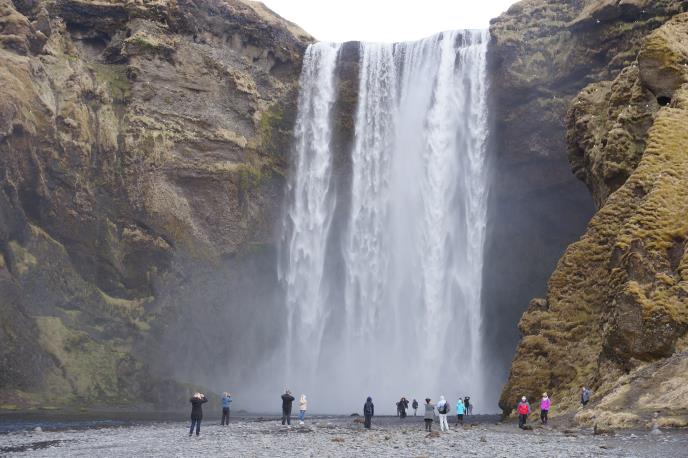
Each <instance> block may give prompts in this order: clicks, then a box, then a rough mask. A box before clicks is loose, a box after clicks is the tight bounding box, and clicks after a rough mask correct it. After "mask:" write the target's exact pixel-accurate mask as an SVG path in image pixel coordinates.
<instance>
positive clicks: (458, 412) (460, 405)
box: [456, 398, 466, 425]
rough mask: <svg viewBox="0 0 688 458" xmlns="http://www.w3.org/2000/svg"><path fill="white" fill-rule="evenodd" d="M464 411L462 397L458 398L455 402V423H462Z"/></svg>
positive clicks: (464, 406) (464, 405)
mask: <svg viewBox="0 0 688 458" xmlns="http://www.w3.org/2000/svg"><path fill="white" fill-rule="evenodd" d="M465 413H466V404H464V403H463V399H461V398H459V400H458V401H457V403H456V423H457V424H459V425H463V415H464V414H465Z"/></svg>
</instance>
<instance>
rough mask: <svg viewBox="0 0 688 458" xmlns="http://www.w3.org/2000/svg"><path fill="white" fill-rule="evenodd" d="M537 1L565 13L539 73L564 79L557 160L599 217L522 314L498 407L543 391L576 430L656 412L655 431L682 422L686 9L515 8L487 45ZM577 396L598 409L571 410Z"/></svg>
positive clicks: (678, 4) (639, 419)
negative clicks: (586, 394)
mask: <svg viewBox="0 0 688 458" xmlns="http://www.w3.org/2000/svg"><path fill="white" fill-rule="evenodd" d="M537 4H539V6H538V8H540V9H539V11H540V12H541V14H543V15H545V16H548V15H551V14H552V13H554V12H557V11H558V12H561V11H563V10H568V15H567V16H566V20H563V21H562V22H561V23H560V27H561V28H560V29H557V30H558V31H557V30H554V31H550V32H548V33H547V40H548V41H549V43H550V51H549V54H545V55H544V61H543V63H542V64H541V66H542V67H543V68H544V70H542V71H541V72H539V73H537V74H541V75H543V76H542V78H546V79H547V80H550V79H551V78H552V72H554V74H555V75H556V74H557V72H558V74H561V75H564V79H563V81H567V85H566V88H567V90H566V97H565V98H564V101H563V102H564V103H563V104H562V106H561V108H560V110H561V111H559V112H558V113H557V117H556V120H557V123H559V125H558V126H559V127H558V130H557V135H560V141H562V142H563V141H566V147H565V148H564V149H561V148H560V147H558V148H557V150H556V151H557V153H558V154H559V155H560V156H561V155H562V154H566V152H568V159H569V162H570V165H571V169H572V172H573V174H575V176H576V177H577V178H579V179H581V180H582V181H583V182H584V183H585V184H586V185H587V187H588V188H589V190H590V191H591V194H592V197H593V201H594V203H595V206H596V208H597V213H596V214H595V215H594V217H593V218H592V220H591V221H590V223H589V225H588V227H587V230H586V231H585V232H584V233H583V235H582V237H581V238H580V240H578V241H577V242H575V243H573V244H571V245H570V246H569V247H568V248H567V249H566V251H565V253H564V255H563V256H562V257H561V259H560V260H559V262H558V264H557V266H556V269H555V270H554V273H553V274H552V276H551V277H550V278H549V282H548V284H547V293H546V294H545V296H544V297H543V298H542V299H534V300H532V301H531V302H530V305H529V307H528V310H527V311H526V313H525V314H523V316H522V318H521V320H520V322H519V330H520V332H521V334H522V338H521V341H520V343H519V345H518V349H517V352H516V356H515V358H514V360H513V363H512V366H511V372H510V375H509V378H508V382H507V384H506V386H505V387H504V389H503V391H502V397H501V400H500V406H501V407H502V409H503V410H504V412H505V413H509V412H511V410H512V409H513V407H514V405H515V403H516V402H517V400H518V398H520V396H521V395H526V396H528V397H529V398H530V399H531V402H535V401H536V400H537V399H538V398H539V395H540V393H541V392H543V391H548V392H549V394H550V395H551V396H552V398H553V399H554V405H555V410H554V412H556V413H559V414H572V415H573V414H575V418H576V420H577V421H578V422H580V423H582V424H587V425H593V424H598V425H599V426H623V427H638V426H644V425H646V424H647V422H649V421H650V417H651V415H652V413H653V412H654V411H661V414H660V417H661V420H660V423H662V424H666V425H685V424H686V423H688V422H687V418H686V414H687V413H688V412H687V411H686V406H687V405H688V402H687V401H688V397H687V396H688V392H687V391H686V390H685V387H686V386H688V384H687V383H686V382H687V380H686V375H685V374H686V372H685V364H686V350H687V349H688V348H687V347H686V345H687V344H686V342H687V341H686V330H687V329H688V328H687V325H688V302H686V297H688V295H687V294H686V292H685V288H686V284H687V283H686V277H685V269H684V268H683V265H684V264H685V262H686V249H685V248H686V244H685V240H686V237H688V226H686V221H687V219H686V216H688V211H687V210H688V196H686V194H685V189H686V183H685V179H686V177H687V176H688V174H686V172H688V169H686V161H685V152H686V151H687V150H688V143H687V142H688V137H687V136H686V135H687V134H688V130H687V129H686V127H685V126H686V125H688V118H687V117H686V113H687V111H686V94H688V91H687V88H686V81H688V79H687V72H688V60H687V57H688V52H687V49H686V43H688V36H687V35H686V32H687V31H688V29H686V24H687V20H688V15H686V14H685V13H682V12H684V11H687V10H688V3H687V2H684V1H664V2H662V1H652V2H649V1H623V0H622V1H594V2H593V1H591V2H522V3H520V4H517V5H516V6H515V7H514V8H515V9H514V8H512V10H511V11H510V13H507V15H506V17H503V18H501V19H500V20H498V21H497V22H496V23H495V24H494V25H493V28H494V34H495V35H496V36H497V37H499V34H500V33H503V32H500V30H503V26H502V24H504V21H505V20H507V19H508V17H509V16H510V15H511V14H513V13H517V14H523V13H528V12H529V11H530V14H528V16H529V17H530V16H532V15H533V10H531V9H530V8H533V7H535V6H536V5H537ZM522 39H523V40H526V38H525V37H523V38H522ZM528 41H531V40H528ZM498 42H499V41H498ZM520 42H521V38H519V39H517V41H516V44H518V43H520ZM523 46H526V45H523ZM516 49H518V47H517V48H516ZM528 55H529V56H530V55H533V52H532V51H529V52H528ZM535 55H537V53H536V54H535ZM514 62H516V63H517V64H518V63H520V62H523V60H519V59H516V60H515V61H514ZM545 62H546V64H545ZM517 68H521V67H520V64H519V65H517ZM533 74H534V75H535V74H536V73H535V72H533ZM583 86H584V87H583ZM574 89H575V92H576V93H577V94H576V95H575V96H573V97H572V95H571V92H570V91H571V90H574ZM555 95H556V97H557V99H559V98H560V94H552V100H554V96H555ZM564 129H565V130H564ZM562 210H565V208H562ZM583 385H587V386H589V387H591V388H592V391H593V400H592V403H591V405H590V406H589V407H588V408H586V409H584V410H582V411H577V410H578V393H579V391H580V389H581V387H582V386H583Z"/></svg>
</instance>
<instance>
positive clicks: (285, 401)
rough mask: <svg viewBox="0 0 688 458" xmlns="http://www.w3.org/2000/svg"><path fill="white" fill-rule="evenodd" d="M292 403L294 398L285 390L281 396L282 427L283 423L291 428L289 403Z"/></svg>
mask: <svg viewBox="0 0 688 458" xmlns="http://www.w3.org/2000/svg"><path fill="white" fill-rule="evenodd" d="M292 402H294V396H292V395H291V391H289V390H286V391H285V393H284V394H283V395H282V425H284V424H285V423H286V424H287V426H291V403H292Z"/></svg>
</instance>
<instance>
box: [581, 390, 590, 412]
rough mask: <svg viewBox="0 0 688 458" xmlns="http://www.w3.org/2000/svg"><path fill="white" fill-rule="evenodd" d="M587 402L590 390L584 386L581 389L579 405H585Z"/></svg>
mask: <svg viewBox="0 0 688 458" xmlns="http://www.w3.org/2000/svg"><path fill="white" fill-rule="evenodd" d="M588 402H590V390H589V389H588V388H587V387H585V386H584V387H583V391H581V405H582V406H583V407H585V406H586V405H587V404H588Z"/></svg>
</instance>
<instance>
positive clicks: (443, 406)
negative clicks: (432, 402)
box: [437, 396, 451, 432]
mask: <svg viewBox="0 0 688 458" xmlns="http://www.w3.org/2000/svg"><path fill="white" fill-rule="evenodd" d="M449 410H451V409H450V408H449V403H448V402H447V401H446V399H444V396H440V402H438V403H437V413H438V415H439V417H440V430H441V431H442V432H444V431H446V432H449V423H447V414H448V413H449Z"/></svg>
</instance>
